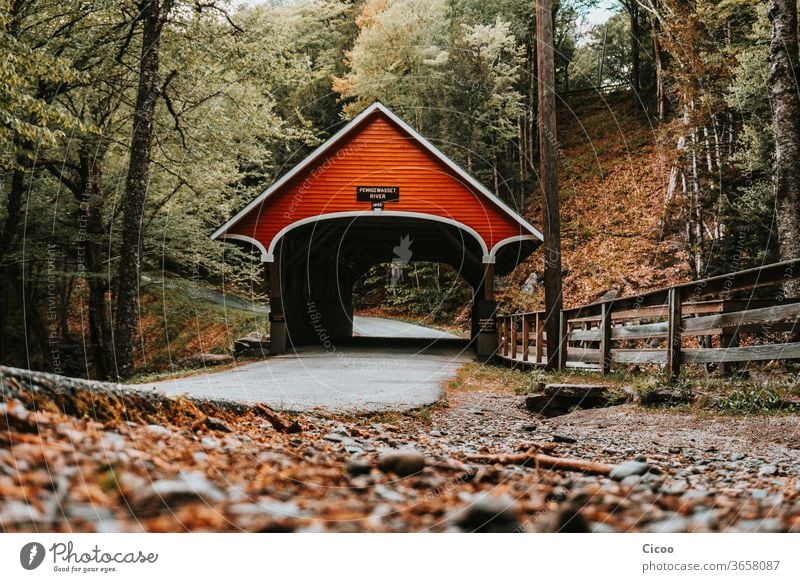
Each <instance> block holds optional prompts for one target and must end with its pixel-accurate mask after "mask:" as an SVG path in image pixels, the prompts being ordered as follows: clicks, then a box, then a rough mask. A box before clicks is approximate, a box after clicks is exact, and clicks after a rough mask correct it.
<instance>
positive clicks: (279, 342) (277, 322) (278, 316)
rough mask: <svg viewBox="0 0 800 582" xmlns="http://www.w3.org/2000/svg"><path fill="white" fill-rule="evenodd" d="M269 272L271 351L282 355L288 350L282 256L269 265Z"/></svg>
mask: <svg viewBox="0 0 800 582" xmlns="http://www.w3.org/2000/svg"><path fill="white" fill-rule="evenodd" d="M267 265H268V271H269V289H270V291H269V295H270V297H269V304H270V313H269V320H270V324H269V351H270V353H271V354H282V353H284V352H285V351H286V348H287V328H286V318H285V315H284V311H283V310H284V307H283V281H282V279H281V264H280V255H278V256H276V257H275V260H274V261H273V262H271V263H267Z"/></svg>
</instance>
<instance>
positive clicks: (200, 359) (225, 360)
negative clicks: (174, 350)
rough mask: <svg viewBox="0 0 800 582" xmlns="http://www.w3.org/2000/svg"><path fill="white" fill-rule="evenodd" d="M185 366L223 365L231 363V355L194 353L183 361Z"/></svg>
mask: <svg viewBox="0 0 800 582" xmlns="http://www.w3.org/2000/svg"><path fill="white" fill-rule="evenodd" d="M183 363H184V364H185V365H187V366H193V367H198V368H202V367H205V366H224V365H227V364H232V363H233V356H229V355H228V354H195V355H193V356H190V357H188V358H186V359H185V360H184V362H183Z"/></svg>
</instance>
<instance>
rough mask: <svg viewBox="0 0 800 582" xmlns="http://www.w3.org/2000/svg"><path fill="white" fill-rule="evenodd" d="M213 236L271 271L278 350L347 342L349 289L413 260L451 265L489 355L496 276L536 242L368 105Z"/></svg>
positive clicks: (448, 164) (378, 107) (436, 154)
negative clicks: (242, 245)
mask: <svg viewBox="0 0 800 582" xmlns="http://www.w3.org/2000/svg"><path fill="white" fill-rule="evenodd" d="M406 236H409V237H410V240H411V241H412V242H411V244H410V246H408V247H407V248H406V249H403V246H402V244H401V240H402V239H403V238H404V237H406ZM212 238H215V239H221V240H229V241H240V242H246V243H250V244H252V245H254V246H255V247H256V248H257V249H258V250H259V251H260V252H261V259H262V261H264V262H266V263H268V264H269V276H270V289H271V298H270V301H271V307H272V317H271V321H272V325H271V341H272V346H273V348H272V349H273V351H274V352H281V351H284V350H285V349H286V347H287V342H288V343H289V344H292V345H300V344H308V343H315V342H317V341H319V333H318V332H319V329H320V328H321V327H324V329H325V331H326V334H327V335H328V336H330V337H331V338H342V337H350V336H351V335H352V331H353V324H352V315H353V308H352V288H353V284H354V283H355V282H356V281H357V280H358V278H359V277H361V276H362V275H363V274H364V273H365V272H366V271H367V270H368V269H369V268H370V267H371V266H373V265H375V264H376V263H383V262H386V263H388V262H392V261H393V260H394V261H401V262H403V261H407V260H411V261H431V262H441V263H446V264H449V265H451V266H452V267H454V268H455V269H456V270H457V271H458V272H459V273H460V275H461V276H462V277H463V278H464V279H465V280H466V281H467V282H468V283H469V284H470V285H471V286H472V288H473V289H474V296H473V297H474V302H473V314H472V315H473V316H472V321H473V324H472V337H473V340H475V341H476V347H477V349H478V352H479V353H485V354H488V353H491V352H493V350H494V342H495V335H494V333H492V331H493V330H492V329H490V328H491V322H492V317H493V316H494V308H495V304H494V301H493V299H494V276H495V274H505V273H508V272H509V271H511V270H512V269H513V268H514V267H515V266H516V265H517V264H519V262H520V261H522V260H524V259H525V258H526V257H527V256H528V255H530V253H532V252H533V251H534V250H535V249H536V248H537V246H538V245H539V244H540V243H541V240H542V235H541V233H540V232H539V231H538V230H537V229H536V228H534V227H533V226H532V225H530V224H529V223H528V222H526V221H525V220H523V219H522V218H521V217H520V216H519V215H517V214H516V213H515V212H514V211H513V210H512V209H510V208H509V207H508V206H507V205H506V204H504V203H503V202H502V201H500V200H499V199H498V198H497V197H496V196H495V195H494V194H492V193H491V192H490V191H489V190H487V189H486V188H485V187H484V186H482V185H481V184H480V183H478V182H477V181H476V180H475V179H474V178H472V177H471V176H469V175H468V174H467V173H466V172H465V171H464V170H462V169H461V168H460V167H458V166H457V165H456V164H455V163H454V162H453V161H452V160H450V159H449V158H448V157H447V156H445V155H444V154H443V153H442V152H440V151H439V150H438V149H437V148H436V147H434V146H433V145H432V144H431V143H430V142H428V141H427V140H426V139H425V138H423V137H422V136H421V135H420V134H419V133H417V132H416V131H415V130H414V129H413V128H411V127H410V126H409V125H408V124H406V123H405V122H404V121H402V120H401V119H400V118H399V117H397V116H396V115H395V114H394V113H392V112H391V111H390V110H389V109H388V108H386V107H385V106H384V105H382V104H380V103H374V104H373V105H371V106H370V107H368V108H367V109H366V110H364V111H363V112H362V113H360V114H359V115H358V116H357V117H355V118H354V119H353V120H352V121H350V122H349V123H348V124H347V125H346V126H345V127H344V128H342V129H341V130H340V131H339V132H338V133H337V134H336V135H334V136H333V137H332V138H331V139H329V140H328V141H327V142H325V143H324V144H323V145H321V146H320V147H319V148H317V149H316V150H315V151H314V152H313V153H312V154H311V155H310V156H308V157H307V158H306V159H305V160H303V162H301V163H300V164H299V165H297V166H296V167H294V168H293V169H292V170H291V171H290V172H288V173H287V174H285V175H284V176H283V177H282V178H281V179H280V180H278V181H277V182H275V183H274V184H273V185H272V186H270V187H269V188H268V189H267V190H266V191H265V192H264V193H262V194H261V195H260V196H258V197H257V198H256V199H255V200H253V201H252V202H251V203H250V204H248V205H247V206H246V207H245V208H244V209H242V210H241V211H240V212H238V213H237V214H236V215H235V216H233V217H232V218H231V219H230V220H229V221H228V222H226V223H225V224H224V225H222V226H221V227H220V228H219V229H218V230H217V231H216V232H215V233H214V234H213V235H212ZM396 247H399V253H400V255H398V251H396V250H395V248H396ZM315 324H316V325H315ZM482 324H483V325H482ZM482 330H483V331H484V332H485V333H481V331H482Z"/></svg>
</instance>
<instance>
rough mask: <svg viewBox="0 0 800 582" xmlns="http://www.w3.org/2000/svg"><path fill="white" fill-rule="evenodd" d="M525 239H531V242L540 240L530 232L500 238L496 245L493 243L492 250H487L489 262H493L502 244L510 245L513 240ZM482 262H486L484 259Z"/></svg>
mask: <svg viewBox="0 0 800 582" xmlns="http://www.w3.org/2000/svg"><path fill="white" fill-rule="evenodd" d="M525 240H530V241H533V242H540V239H539V238H538V237H535V236H533V235H531V234H521V235H518V236H510V237H508V238H504V239H503V240H501V241H500V242H499V243H497V244H496V245H494V246H493V247H492V250H491V251H490V252H489V259H490V261H489V262H491V263H494V262H495V260H496V259H497V252H498V251H499V250H500V249H501V248H503V247H504V246H506V245H510V244H511V243H515V242H522V241H525ZM484 262H486V261H484Z"/></svg>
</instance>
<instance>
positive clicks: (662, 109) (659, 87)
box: [652, 17, 667, 121]
mask: <svg viewBox="0 0 800 582" xmlns="http://www.w3.org/2000/svg"><path fill="white" fill-rule="evenodd" d="M652 22H653V33H652V34H653V60H654V61H655V69H656V71H655V72H656V115H658V120H659V121H664V117H665V116H666V112H667V98H666V93H665V91H664V61H663V58H662V54H661V41H660V40H659V38H658V35H659V31H660V26H661V25H660V24H659V22H658V18H656V17H653V20H652Z"/></svg>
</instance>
